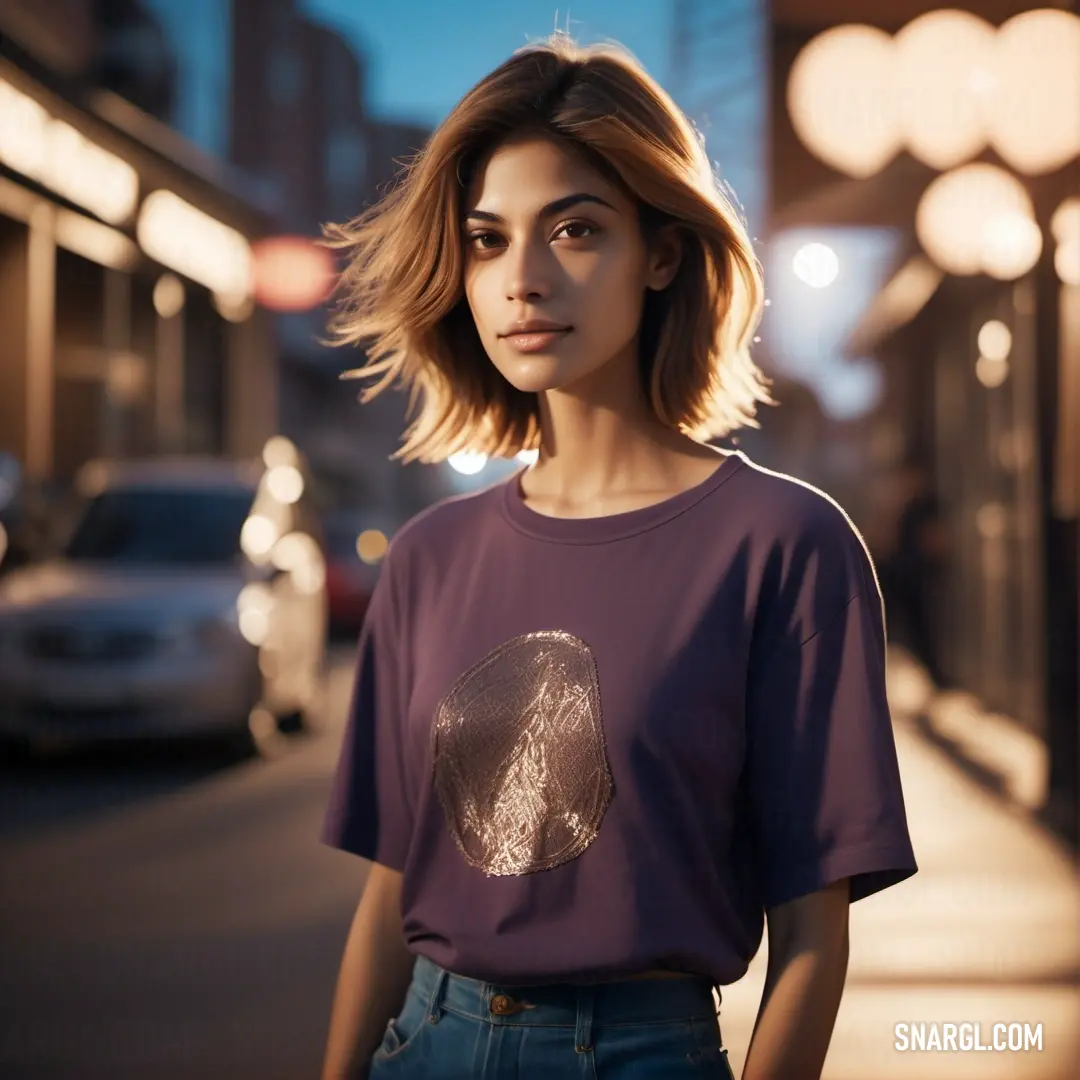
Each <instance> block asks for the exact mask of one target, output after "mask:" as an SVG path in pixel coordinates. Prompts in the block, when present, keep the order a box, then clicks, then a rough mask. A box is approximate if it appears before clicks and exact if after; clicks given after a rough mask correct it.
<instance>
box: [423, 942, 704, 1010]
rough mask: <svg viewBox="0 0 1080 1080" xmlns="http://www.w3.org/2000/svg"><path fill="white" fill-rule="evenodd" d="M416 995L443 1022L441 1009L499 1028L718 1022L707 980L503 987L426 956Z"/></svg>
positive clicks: (643, 980)
mask: <svg viewBox="0 0 1080 1080" xmlns="http://www.w3.org/2000/svg"><path fill="white" fill-rule="evenodd" d="M410 989H411V992H412V993H414V994H416V995H417V996H419V997H420V998H421V999H422V1000H423V1001H424V1003H425V1004H426V1005H427V1009H428V1014H429V1016H430V1017H431V1018H433V1019H437V1017H438V1015H439V1012H440V1010H441V1009H445V1010H447V1011H448V1012H454V1013H458V1014H459V1015H462V1016H469V1017H472V1018H474V1019H477V1020H486V1021H489V1022H491V1023H494V1024H508V1025H515V1026H522V1025H535V1026H539V1027H570V1028H573V1027H580V1025H581V1021H582V1017H583V1015H586V1014H587V1017H588V1020H589V1023H590V1024H595V1025H598V1026H599V1025H619V1024H648V1023H666V1022H672V1021H679V1020H690V1019H708V1020H710V1021H712V1022H713V1023H715V1022H716V1003H715V1001H714V999H713V993H712V986H711V985H710V983H709V982H708V980H706V979H699V978H694V977H687V978H685V979H634V980H629V981H622V982H611V983H597V984H594V985H591V986H574V985H570V984H558V985H543V986H500V985H499V984H497V983H488V982H482V981H480V980H478V979H470V978H468V977H466V976H464V975H455V974H454V973H453V972H450V971H447V970H446V969H445V968H442V967H440V966H439V965H438V964H436V963H434V962H433V961H431V960H429V959H428V958H427V957H426V956H419V957H417V960H416V966H415V968H414V969H413V978H412V986H411V988H410Z"/></svg>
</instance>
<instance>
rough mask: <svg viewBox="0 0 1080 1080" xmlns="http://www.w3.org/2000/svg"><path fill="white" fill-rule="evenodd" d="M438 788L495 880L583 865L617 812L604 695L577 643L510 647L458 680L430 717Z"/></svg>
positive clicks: (452, 819)
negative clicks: (608, 816)
mask: <svg viewBox="0 0 1080 1080" xmlns="http://www.w3.org/2000/svg"><path fill="white" fill-rule="evenodd" d="M432 737H433V739H434V755H433V757H434V784H435V792H436V794H437V795H438V798H439V801H440V803H441V804H442V808H443V813H444V814H445V815H446V823H447V826H448V827H449V829H450V833H451V835H452V836H453V838H454V841H455V842H456V843H457V846H458V848H459V849H460V851H461V853H462V854H463V855H464V856H465V858H466V860H467V861H468V862H469V864H470V865H472V866H475V867H477V868H478V869H480V870H483V871H484V873H486V874H488V875H489V876H507V875H515V874H531V873H535V872H536V871H538V870H550V869H551V868H552V867H555V866H559V865H561V864H563V863H566V862H569V861H570V860H572V859H576V858H577V857H578V856H579V855H580V854H581V853H582V852H583V851H585V849H586V848H587V847H588V846H589V845H590V844H591V843H592V842H593V840H595V839H596V835H597V833H598V832H599V831H600V822H601V820H602V819H603V817H604V812H605V810H607V808H608V804H609V803H610V802H611V792H612V781H611V772H610V770H609V768H608V763H607V756H606V753H605V748H604V731H603V720H602V717H601V713H600V686H599V683H598V681H597V677H596V663H595V661H594V659H593V655H592V651H591V650H590V649H589V646H588V645H586V644H585V642H584V641H582V640H581V639H580V638H576V637H574V635H573V634H567V633H564V632H563V631H560V630H544V631H539V632H537V633H533V634H523V635H521V636H520V637H516V638H512V639H511V640H510V641H508V642H506V643H505V644H503V645H500V646H499V647H498V648H497V649H495V650H494V651H493V652H491V653H489V654H488V655H487V656H486V657H484V659H483V660H481V661H480V663H478V664H477V665H476V666H475V667H473V668H471V669H470V670H469V671H467V672H466V673H465V674H464V675H462V676H461V678H459V679H458V680H457V681H456V682H455V683H454V685H453V686H452V687H451V688H450V690H449V692H448V693H447V694H446V696H445V697H444V698H443V699H442V701H441V702H440V704H439V707H438V709H437V711H436V714H435V723H434V730H433V735H432Z"/></svg>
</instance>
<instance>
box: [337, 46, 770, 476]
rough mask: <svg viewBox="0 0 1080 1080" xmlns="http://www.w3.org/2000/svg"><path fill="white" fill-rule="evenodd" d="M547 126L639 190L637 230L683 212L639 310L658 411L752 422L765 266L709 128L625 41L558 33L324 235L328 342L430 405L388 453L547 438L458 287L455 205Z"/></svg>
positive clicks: (650, 391)
mask: <svg viewBox="0 0 1080 1080" xmlns="http://www.w3.org/2000/svg"><path fill="white" fill-rule="evenodd" d="M523 131H527V132H537V133H545V134H547V135H550V136H552V137H554V138H558V139H560V140H563V141H564V142H565V143H567V144H569V145H570V146H572V147H573V148H574V149H575V150H578V151H580V152H582V153H584V154H585V156H586V158H587V159H588V160H589V161H590V162H591V163H592V164H593V165H595V166H596V167H597V168H599V169H601V170H602V171H603V172H604V174H605V175H606V176H608V177H609V178H610V179H612V180H613V181H614V182H616V183H617V184H619V185H620V186H621V187H622V189H623V190H624V191H626V192H627V193H628V194H629V195H630V197H632V198H633V199H635V200H636V202H637V205H638V207H639V220H640V221H641V224H642V228H643V232H644V234H645V236H646V239H648V237H649V236H650V235H651V234H652V231H653V230H655V229H656V228H658V227H659V226H661V225H664V224H672V223H673V224H675V225H677V226H679V227H680V228H679V232H680V234H681V237H682V243H683V257H682V262H681V264H680V267H679V270H678V273H677V274H676V276H675V278H674V280H673V281H672V282H671V284H670V285H669V286H668V287H667V288H666V289H665V290H663V291H662V292H649V293H648V294H647V296H646V301H645V309H644V313H643V316H642V326H641V332H640V334H639V339H640V342H641V347H640V354H639V355H640V365H639V368H640V371H641V376H642V387H643V390H644V392H645V393H646V394H647V395H648V397H649V399H650V401H651V403H652V406H653V408H654V409H655V411H656V415H657V416H658V417H659V418H660V419H661V420H662V421H663V422H664V423H666V424H669V425H670V426H671V427H673V428H678V429H679V430H682V431H684V432H686V433H687V434H690V435H693V436H694V437H695V438H699V439H700V438H713V437H717V436H720V435H724V434H727V433H728V432H730V431H732V430H734V429H736V428H738V427H741V426H744V425H747V424H749V425H754V424H755V421H754V415H755V411H756V407H757V405H758V403H759V402H768V401H769V400H770V399H769V396H768V392H767V380H766V379H765V378H764V377H763V376H762V374H761V372H760V371H759V370H758V368H757V366H756V365H755V364H754V362H753V361H752V359H751V358H750V349H749V345H750V340H751V338H752V335H753V333H754V330H755V329H756V327H757V324H758V322H759V320H760V318H761V310H762V304H763V292H764V290H763V285H762V278H761V268H760V265H759V263H758V260H757V258H756V256H755V255H754V251H753V247H752V245H751V242H750V239H749V237H748V236H747V233H746V229H745V228H744V226H743V223H742V221H741V219H740V217H739V215H738V213H737V212H736V210H735V209H734V207H733V206H732V204H731V203H730V202H729V201H728V199H727V198H726V197H725V196H724V195H723V193H722V192H721V191H720V189H719V188H718V186H717V183H716V180H715V177H714V175H713V171H712V168H711V166H710V163H709V159H708V156H707V154H706V152H705V148H704V142H703V140H702V139H701V138H700V136H699V135H698V134H697V132H696V131H695V129H694V128H693V126H692V125H691V124H690V122H689V121H688V120H687V118H686V117H685V116H684V115H683V113H682V112H681V111H680V110H679V108H678V106H677V105H676V104H675V103H674V102H673V101H672V99H671V98H670V97H669V96H668V94H667V93H666V92H665V91H664V90H663V89H662V88H661V87H660V86H659V85H658V84H657V83H656V81H655V80H654V79H652V78H651V77H650V76H649V75H648V74H647V73H646V72H645V70H644V69H643V68H642V67H641V66H640V64H639V63H638V62H637V60H636V59H635V58H634V57H633V56H632V55H631V54H630V53H628V52H627V51H626V50H624V49H623V48H622V47H621V46H618V45H614V44H600V45H590V46H586V47H583V46H579V45H577V44H575V43H574V42H573V41H572V40H571V39H570V38H569V37H568V36H566V35H565V34H562V33H556V34H555V35H553V36H552V37H551V38H549V39H547V40H546V41H544V42H542V43H539V44H533V45H528V46H525V47H524V48H522V49H519V50H518V51H517V52H515V53H514V54H513V55H512V56H511V57H510V59H509V60H507V61H506V62H505V63H503V64H502V65H501V66H500V67H498V68H497V69H496V70H495V71H493V72H492V73H491V74H490V75H488V76H487V77H486V78H485V79H483V80H482V81H481V82H479V83H478V84H477V85H476V86H475V87H474V88H473V89H472V90H470V91H469V92H468V93H467V94H466V95H465V97H464V98H463V99H462V100H461V101H460V102H459V104H458V105H457V106H456V107H455V109H454V110H453V112H451V113H450V115H449V116H448V117H447V118H446V120H445V121H444V122H443V123H442V124H441V125H440V126H439V128H438V129H437V130H436V131H435V132H434V133H433V134H432V135H431V137H430V139H429V140H428V142H427V144H426V146H425V147H424V149H423V150H422V151H421V152H420V153H419V154H417V155H416V156H415V157H414V158H413V159H412V160H411V161H410V162H408V163H407V165H406V167H405V169H404V172H403V175H402V177H401V178H400V180H399V182H398V183H397V184H396V185H395V186H394V188H393V189H392V190H391V191H390V192H389V194H387V195H386V196H385V197H384V198H383V199H382V200H381V201H380V202H378V203H377V204H375V205H374V206H372V207H370V208H368V209H367V210H365V211H364V212H363V213H362V214H361V215H360V216H359V217H357V218H356V219H354V220H353V221H351V222H348V223H346V224H343V225H331V226H327V228H326V230H325V232H326V238H327V243H328V244H329V245H330V246H331V247H334V248H338V249H341V250H344V251H345V252H346V253H347V256H348V259H347V264H346V268H345V270H344V271H343V273H342V275H341V278H340V280H339V288H338V294H339V297H340V302H339V305H338V307H337V310H336V311H335V313H334V315H333V317H332V319H331V323H330V329H331V340H333V341H335V343H337V344H350V343H354V344H360V345H361V346H362V347H364V348H365V349H366V352H367V357H368V362H367V363H366V365H365V366H364V367H361V368H358V369H356V370H353V371H349V372H346V373H345V377H365V378H371V377H375V378H377V379H378V381H377V382H376V383H375V384H374V385H373V386H370V387H368V388H367V389H365V390H364V391H363V393H362V394H361V400H362V401H365V402H366V401H370V400H371V399H372V398H373V397H375V395H377V394H379V393H381V392H382V391H383V390H384V389H385V388H386V387H387V386H389V385H391V384H394V383H397V384H398V386H401V387H404V388H407V389H408V390H409V391H410V398H409V411H410V414H412V413H413V412H414V411H415V406H416V398H417V395H418V393H422V395H423V405H422V408H421V409H420V410H419V413H418V415H416V417H415V419H413V420H412V422H411V423H410V424H409V426H408V428H407V430H406V432H405V434H404V442H403V445H402V447H401V448H400V449H399V450H398V451H397V453H396V454H395V455H394V457H399V458H404V459H405V460H406V461H415V460H419V461H425V462H436V461H442V460H444V459H445V458H447V457H448V456H449V455H450V454H452V453H454V452H456V451H459V450H466V449H467V450H474V451H482V452H484V453H487V454H490V455H492V456H497V457H510V456H512V455H514V454H516V453H517V452H518V451H520V450H524V449H532V448H534V447H536V446H538V445H539V441H540V428H539V412H538V402H537V397H536V394H534V393H530V392H524V391H520V390H518V389H516V388H515V387H514V386H512V385H511V384H510V383H509V382H508V381H507V380H506V379H505V378H504V377H503V376H502V375H501V374H500V373H499V371H498V370H497V369H496V368H495V365H494V364H493V363H492V362H491V361H490V359H489V358H488V356H487V354H486V353H485V351H484V347H483V345H482V343H481V341H480V337H479V334H478V333H477V330H476V326H475V323H474V322H473V319H472V314H471V312H470V310H469V307H468V303H467V301H466V299H465V295H464V288H463V281H462V278H463V267H464V259H465V241H464V238H463V228H462V223H461V215H462V212H463V209H464V207H463V198H464V195H465V192H466V191H467V189H468V186H469V182H470V179H471V178H472V175H473V173H474V172H475V170H476V169H477V168H478V167H479V166H480V165H481V163H482V162H483V160H484V159H485V156H486V155H487V154H489V153H490V152H491V151H492V150H494V149H495V148H496V147H497V146H498V145H499V143H500V142H502V141H503V140H505V139H506V138H508V137H509V136H511V135H518V134H520V133H521V132H523Z"/></svg>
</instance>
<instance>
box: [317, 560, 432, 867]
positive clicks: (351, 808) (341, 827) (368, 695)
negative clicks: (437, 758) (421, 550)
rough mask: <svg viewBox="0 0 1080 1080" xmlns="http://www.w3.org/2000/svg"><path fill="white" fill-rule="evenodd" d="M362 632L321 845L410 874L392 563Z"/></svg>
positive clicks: (402, 676) (400, 640)
mask: <svg viewBox="0 0 1080 1080" xmlns="http://www.w3.org/2000/svg"><path fill="white" fill-rule="evenodd" d="M391 554H392V549H391V553H388V555H387V557H386V559H385V560H384V564H383V569H382V571H381V573H380V575H379V579H378V581H377V583H376V586H375V589H374V590H373V592H372V596H371V601H370V603H369V605H368V610H367V614H366V615H365V618H364V624H363V627H362V629H361V632H360V640H359V646H358V650H357V657H356V672H355V678H354V681H353V691H352V698H351V702H350V706H349V712H348V717H347V720H346V726H345V734H344V737H343V739H342V744H341V751H340V756H339V758H338V763H337V770H336V772H335V775H334V781H333V787H332V789H331V795H330V802H329V806H328V807H327V810H326V815H325V819H324V821H323V828H322V834H321V839H322V841H323V842H324V843H326V844H329V845H330V846H331V847H336V848H341V849H342V850H344V851H349V852H352V853H353V854H354V855H359V856H361V857H362V858H365V859H370V860H372V861H373V862H377V863H381V864H382V865H384V866H387V867H390V868H391V869H393V870H404V868H405V859H406V855H407V853H408V847H409V841H410V838H411V835H412V811H411V808H410V806H409V802H408V797H407V786H406V783H405V762H404V753H403V743H404V738H403V724H404V720H405V709H406V704H407V701H408V688H407V679H408V673H407V663H406V660H405V638H404V635H403V634H402V632H401V625H402V622H403V620H402V613H401V612H400V611H399V610H398V604H397V602H396V595H395V588H394V582H393V579H392V573H391V568H390V565H389V564H390V555H391Z"/></svg>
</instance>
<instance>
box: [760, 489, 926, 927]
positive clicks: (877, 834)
mask: <svg viewBox="0 0 1080 1080" xmlns="http://www.w3.org/2000/svg"><path fill="white" fill-rule="evenodd" d="M755 637H756V640H755V643H754V645H752V648H751V653H752V658H751V663H750V670H749V674H748V684H747V698H746V700H747V717H746V723H747V762H746V770H747V771H746V780H747V793H748V797H749V805H750V813H751V816H752V819H753V832H754V847H755V852H756V858H755V861H756V863H757V865H758V867H759V870H760V874H761V896H762V900H763V903H764V906H765V907H766V908H769V907H773V906H775V905H777V904H783V903H786V902H788V901H790V900H794V899H796V898H797V897H800V896H804V895H807V894H808V893H812V892H816V891H818V890H820V889H823V888H825V887H826V886H827V885H830V884H832V883H833V882H836V881H839V880H841V879H843V878H851V899H852V901H855V900H859V899H861V898H862V897H865V896H869V895H870V894H872V893H874V892H877V891H879V890H880V889H884V888H886V887H888V886H890V885H894V884H896V883H897V882H900V881H903V880H904V879H905V878H908V877H910V876H911V875H912V874H914V873H915V872H916V870H917V866H916V863H915V856H914V853H913V851H912V847H911V840H910V837H909V834H908V827H907V817H906V812H905V808H904V797H903V792H902V789H901V783H900V770H899V765H898V762H897V756H896V744H895V740H894V736H893V729H892V720H891V716H890V712H889V705H888V700H887V698H886V694H885V633H884V615H883V609H882V601H881V593H880V591H879V588H878V584H877V580H876V576H875V574H874V570H873V565H872V563H871V562H870V557H869V555H868V554H867V552H866V549H865V546H864V545H863V542H862V539H861V537H859V535H858V533H857V532H856V531H855V530H854V527H853V526H852V525H851V523H850V522H849V521H848V520H847V519H846V517H844V515H843V514H842V512H840V511H839V510H837V511H836V514H835V515H829V516H828V517H827V520H826V522H825V525H824V527H822V526H821V523H818V525H817V526H816V527H815V528H814V530H813V535H812V536H809V537H807V536H803V537H800V538H798V539H797V540H795V541H793V542H792V544H791V545H790V553H789V555H788V557H787V558H786V561H785V567H784V570H783V572H782V573H780V574H779V575H778V577H777V580H776V581H775V582H774V583H773V587H772V589H771V591H770V593H769V595H768V598H767V602H766V611H765V612H764V615H763V618H762V620H761V625H760V627H759V629H758V633H757V634H756V635H755Z"/></svg>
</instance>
